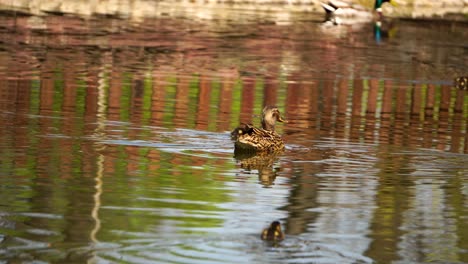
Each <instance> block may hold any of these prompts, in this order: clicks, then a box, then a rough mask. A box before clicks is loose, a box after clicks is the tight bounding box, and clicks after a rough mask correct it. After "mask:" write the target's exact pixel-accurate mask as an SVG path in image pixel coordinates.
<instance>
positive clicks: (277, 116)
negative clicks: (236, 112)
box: [231, 106, 285, 152]
mask: <svg viewBox="0 0 468 264" xmlns="http://www.w3.org/2000/svg"><path fill="white" fill-rule="evenodd" d="M276 121H278V122H285V120H284V119H283V118H282V117H281V113H280V112H279V110H278V108H276V107H274V106H266V107H265V108H264V109H263V112H262V127H263V128H256V127H254V126H252V125H250V124H241V125H240V126H238V127H237V128H235V129H234V130H233V131H232V132H231V138H232V139H233V140H236V142H235V148H236V151H244V150H245V151H269V152H274V151H281V150H283V149H284V142H283V139H282V138H281V136H280V135H278V134H277V133H276V132H275V123H276Z"/></svg>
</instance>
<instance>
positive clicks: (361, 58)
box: [0, 16, 468, 263]
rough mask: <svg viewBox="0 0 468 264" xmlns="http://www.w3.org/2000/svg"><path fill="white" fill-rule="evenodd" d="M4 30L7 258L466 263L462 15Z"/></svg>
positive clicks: (168, 21)
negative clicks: (257, 132)
mask: <svg viewBox="0 0 468 264" xmlns="http://www.w3.org/2000/svg"><path fill="white" fill-rule="evenodd" d="M0 20H1V23H0V25H1V26H0V123H1V126H0V188H1V191H0V259H2V260H4V261H8V262H28V261H38V262H39V261H41V262H52V263H55V262H61V263H70V262H77V263H83V262H88V261H89V262H92V263H109V262H111V263H113V262H123V263H429V262H430V263H466V262H468V233H467V232H468V226H467V223H468V210H467V209H468V136H467V126H468V125H467V123H468V122H467V121H468V95H467V91H463V90H459V89H456V88H455V87H454V85H453V80H454V78H455V77H458V76H463V75H466V74H467V73H468V68H467V67H468V66H467V64H466V61H468V53H467V44H466V39H468V35H467V34H468V31H467V26H466V24H460V23H450V22H447V23H442V24H441V23H434V22H422V21H419V22H414V21H393V22H388V23H387V22H386V23H384V25H382V27H381V28H376V26H375V25H372V24H369V25H360V26H353V27H348V26H342V27H324V26H323V25H321V24H320V23H317V21H308V20H301V21H297V22H294V23H290V24H286V25H276V24H274V23H267V22H261V23H254V24H251V23H241V22H234V21H218V22H219V23H213V22H208V21H203V20H202V21H193V20H186V19H174V18H165V19H162V18H161V19H154V20H145V21H140V22H129V21H126V20H120V19H112V18H100V19H88V20H83V19H80V18H75V17H63V16H46V17H11V16H2V17H0ZM272 104H275V105H278V107H279V108H280V109H281V111H282V112H283V113H284V114H285V116H286V118H287V119H288V120H289V121H290V122H289V123H288V124H285V125H280V126H278V132H279V133H281V134H283V136H284V139H285V141H286V150H285V152H284V153H282V154H280V155H276V156H274V155H269V156H268V155H267V156H254V157H250V158H245V157H234V156H233V144H232V142H231V141H230V139H229V131H230V130H231V129H232V128H234V127H235V126H236V125H237V124H239V122H251V123H254V124H256V125H258V124H259V117H258V115H259V114H260V112H261V109H262V108H263V106H264V105H272ZM273 220H280V221H281V223H282V227H283V229H284V230H285V233H286V239H285V240H284V241H282V242H281V243H278V244H270V243H265V242H263V241H261V240H260V238H259V235H260V233H261V231H262V229H263V228H265V227H266V226H268V224H269V223H270V222H271V221H273Z"/></svg>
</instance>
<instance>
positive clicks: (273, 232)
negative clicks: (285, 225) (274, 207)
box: [261, 221, 284, 242]
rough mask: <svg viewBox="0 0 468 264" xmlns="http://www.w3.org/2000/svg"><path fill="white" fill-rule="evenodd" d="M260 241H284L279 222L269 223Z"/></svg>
mask: <svg viewBox="0 0 468 264" xmlns="http://www.w3.org/2000/svg"><path fill="white" fill-rule="evenodd" d="M261 238H262V240H266V241H273V242H278V241H281V240H283V239H284V233H283V231H281V224H280V222H279V221H273V222H271V224H270V226H269V227H268V228H265V229H263V232H262V235H261Z"/></svg>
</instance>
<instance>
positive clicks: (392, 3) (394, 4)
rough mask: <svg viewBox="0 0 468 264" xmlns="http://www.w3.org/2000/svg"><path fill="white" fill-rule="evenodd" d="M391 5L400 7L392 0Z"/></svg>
mask: <svg viewBox="0 0 468 264" xmlns="http://www.w3.org/2000/svg"><path fill="white" fill-rule="evenodd" d="M390 4H391V5H392V6H398V4H397V3H396V2H395V1H393V0H390Z"/></svg>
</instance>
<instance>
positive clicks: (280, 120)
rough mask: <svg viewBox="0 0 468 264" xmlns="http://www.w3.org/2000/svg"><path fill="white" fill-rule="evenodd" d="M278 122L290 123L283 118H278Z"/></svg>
mask: <svg viewBox="0 0 468 264" xmlns="http://www.w3.org/2000/svg"><path fill="white" fill-rule="evenodd" d="M278 122H282V123H288V121H287V120H285V119H284V118H283V117H282V116H280V115H279V116H278Z"/></svg>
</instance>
